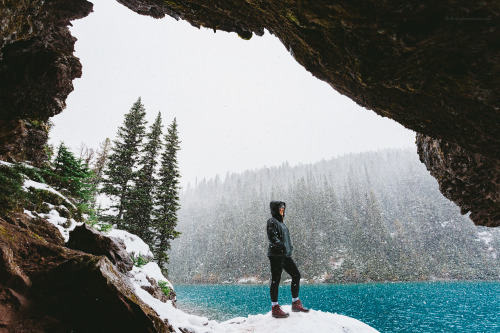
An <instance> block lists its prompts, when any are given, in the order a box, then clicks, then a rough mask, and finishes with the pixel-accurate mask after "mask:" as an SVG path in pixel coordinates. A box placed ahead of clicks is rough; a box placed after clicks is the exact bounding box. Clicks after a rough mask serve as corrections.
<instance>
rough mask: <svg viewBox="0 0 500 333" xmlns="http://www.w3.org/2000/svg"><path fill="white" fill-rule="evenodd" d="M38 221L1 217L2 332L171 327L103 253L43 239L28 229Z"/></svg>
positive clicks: (131, 330) (147, 329)
mask: <svg viewBox="0 0 500 333" xmlns="http://www.w3.org/2000/svg"><path fill="white" fill-rule="evenodd" d="M14 220H15V219H14ZM42 221H43V219H37V220H36V221H35V219H32V220H30V219H29V217H25V218H23V224H24V225H23V226H19V225H16V224H15V223H14V224H12V223H8V222H6V221H5V219H3V218H0V331H2V332H4V331H5V332H16V333H17V332H70V331H74V332H172V331H173V328H172V327H171V326H170V325H169V324H168V322H166V321H163V320H162V319H161V318H160V317H159V316H158V314H157V313H156V312H155V311H154V310H153V309H151V308H150V307H149V306H148V305H146V304H144V303H143V302H142V301H141V300H140V299H139V298H138V297H137V296H136V295H135V294H134V292H133V289H132V288H131V286H130V285H129V280H128V278H125V276H124V275H122V273H120V271H119V270H117V269H116V268H115V265H114V264H113V263H112V262H111V261H110V260H109V259H108V258H107V257H106V256H104V255H102V256H95V255H92V254H88V253H84V252H82V251H77V250H73V249H69V248H67V247H64V246H61V245H59V244H56V243H54V242H51V241H47V240H45V238H44V237H41V236H39V235H38V234H36V233H35V232H33V231H32V230H34V226H33V224H35V223H37V224H41V223H49V222H47V221H44V222H42ZM114 259H115V260H119V256H114ZM116 266H121V265H120V264H119V263H117V264H116ZM123 267H127V265H126V264H125V265H124V266H123Z"/></svg>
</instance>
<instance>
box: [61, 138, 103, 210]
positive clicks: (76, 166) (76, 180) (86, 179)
mask: <svg viewBox="0 0 500 333" xmlns="http://www.w3.org/2000/svg"><path fill="white" fill-rule="evenodd" d="M54 176H55V185H56V188H57V189H59V190H61V189H66V190H68V191H69V193H70V194H71V195H73V196H74V197H76V199H78V200H79V202H80V203H87V202H88V201H89V200H90V199H91V197H92V195H93V193H94V190H95V188H94V187H93V186H92V182H91V179H92V176H93V173H92V171H91V170H90V169H89V167H88V165H87V164H85V163H82V161H81V160H79V159H76V158H75V156H74V155H73V153H72V152H71V151H70V150H69V149H68V148H67V147H66V146H65V145H64V143H63V142H61V144H60V145H59V147H58V150H57V156H56V159H55V161H54Z"/></svg>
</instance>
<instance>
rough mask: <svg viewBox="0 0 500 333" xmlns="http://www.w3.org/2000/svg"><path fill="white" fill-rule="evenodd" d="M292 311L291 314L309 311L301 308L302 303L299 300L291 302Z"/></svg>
mask: <svg viewBox="0 0 500 333" xmlns="http://www.w3.org/2000/svg"><path fill="white" fill-rule="evenodd" d="M292 311H293V312H309V309H306V308H304V307H303V306H302V302H301V301H300V299H299V300H296V301H295V302H292Z"/></svg>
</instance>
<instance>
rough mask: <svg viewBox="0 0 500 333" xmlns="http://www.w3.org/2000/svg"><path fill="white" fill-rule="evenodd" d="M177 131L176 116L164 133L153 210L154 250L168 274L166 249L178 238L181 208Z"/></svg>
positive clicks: (161, 266) (164, 271) (159, 263)
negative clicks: (178, 214)
mask: <svg viewBox="0 0 500 333" xmlns="http://www.w3.org/2000/svg"><path fill="white" fill-rule="evenodd" d="M179 144H180V141H179V136H178V132H177V120H176V119H175V118H174V120H173V122H172V124H171V125H170V126H169V127H168V131H167V133H166V135H165V150H164V151H163V153H162V156H161V166H160V171H159V178H160V179H159V185H158V189H157V193H156V209H155V212H154V217H155V220H154V227H155V231H156V239H155V244H154V246H153V253H154V256H155V259H156V262H157V263H158V266H160V268H161V269H162V271H163V273H164V274H165V275H167V274H168V271H167V268H166V265H167V263H168V259H169V258H168V254H167V251H168V250H169V249H170V241H171V240H173V239H175V238H177V237H179V235H180V232H178V231H176V230H175V227H176V226H177V211H178V210H179V207H180V204H179V189H180V187H179V177H180V174H179V170H178V166H177V151H178V150H179V149H180V146H179Z"/></svg>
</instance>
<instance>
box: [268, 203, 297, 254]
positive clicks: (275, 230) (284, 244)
mask: <svg viewBox="0 0 500 333" xmlns="http://www.w3.org/2000/svg"><path fill="white" fill-rule="evenodd" d="M281 205H283V206H284V207H285V209H286V204H285V203H284V202H282V201H271V203H270V204H269V206H270V208H271V216H272V217H271V218H270V219H269V220H267V238H268V239H269V248H268V250H267V256H268V257H291V256H292V251H293V246H292V241H291V240H290V233H289V232H288V228H287V227H286V225H285V223H283V218H284V217H285V214H284V213H283V216H281V215H280V212H279V209H280V206H281Z"/></svg>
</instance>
